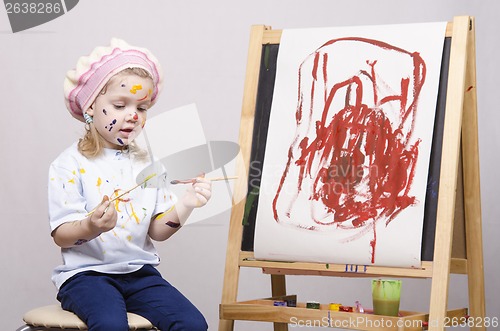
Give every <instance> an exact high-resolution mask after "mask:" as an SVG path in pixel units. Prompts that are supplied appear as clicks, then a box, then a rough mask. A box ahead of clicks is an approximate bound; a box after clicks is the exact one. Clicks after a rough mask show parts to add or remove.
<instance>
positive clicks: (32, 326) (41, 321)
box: [17, 304, 156, 331]
mask: <svg viewBox="0 0 500 331" xmlns="http://www.w3.org/2000/svg"><path fill="white" fill-rule="evenodd" d="M127 316H128V325H129V329H130V330H142V331H146V330H156V329H155V328H154V327H153V325H152V324H151V322H149V321H148V320H147V319H145V318H144V317H142V316H140V315H136V314H132V313H127ZM23 320H24V322H25V323H26V325H25V326H24V327H21V328H19V329H17V331H34V330H37V331H38V330H39V331H45V330H46V331H49V330H50V331H52V330H54V331H55V330H68V329H69V330H87V326H86V325H85V323H83V322H82V320H81V319H79V318H78V316H76V315H75V314H74V313H72V312H70V311H66V310H63V309H62V308H61V306H60V305H58V304H55V305H50V306H44V307H39V308H35V309H33V310H30V311H29V312H27V313H26V314H24V316H23Z"/></svg>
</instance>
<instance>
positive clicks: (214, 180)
mask: <svg viewBox="0 0 500 331" xmlns="http://www.w3.org/2000/svg"><path fill="white" fill-rule="evenodd" d="M237 178H238V176H229V177H213V178H205V179H208V180H209V181H211V182H217V181H220V180H230V179H237ZM194 182H196V178H190V179H174V180H172V181H170V184H172V185H177V184H192V183H194Z"/></svg>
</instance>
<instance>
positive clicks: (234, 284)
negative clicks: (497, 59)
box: [219, 16, 486, 331]
mask: <svg viewBox="0 0 500 331" xmlns="http://www.w3.org/2000/svg"><path fill="white" fill-rule="evenodd" d="M474 34H475V32H474V18H473V17H469V16H459V17H455V18H454V19H453V22H450V23H448V26H447V31H446V37H451V50H450V58H449V75H448V85H447V98H446V108H445V109H446V110H445V119H444V132H443V145H442V150H443V152H442V158H441V171H440V174H441V175H440V179H439V195H438V207H437V223H436V235H435V238H436V239H435V246H434V247H435V248H434V257H433V260H432V261H423V262H422V265H421V268H420V269H406V268H386V267H377V266H368V267H367V268H366V270H365V271H364V272H363V273H350V272H346V266H345V265H332V264H327V265H325V264H324V263H302V262H293V263H284V262H274V261H260V260H256V259H255V258H254V257H253V252H249V251H242V250H241V243H242V232H243V225H242V219H243V215H244V212H245V210H244V209H245V201H242V202H240V203H239V204H237V205H235V206H234V207H233V209H232V211H231V221H230V222H231V223H230V228H229V242H228V245H227V256H226V267H225V274H224V287H223V293H222V301H221V305H220V324H219V331H230V330H233V327H234V320H252V321H264V322H273V323H274V330H288V325H287V323H290V318H291V317H292V316H293V317H294V318H299V319H301V320H303V321H308V320H309V321H312V320H321V319H323V318H327V317H328V318H329V319H334V320H336V321H349V320H350V319H356V318H358V317H363V318H365V322H366V323H364V324H359V323H358V324H357V326H356V328H355V329H357V330H380V329H381V328H380V327H376V325H380V324H377V323H371V322H376V321H377V319H380V318H381V316H376V315H368V314H363V315H362V314H358V313H345V312H333V311H330V310H328V306H327V305H326V306H325V305H322V307H321V309H319V310H315V309H306V308H305V304H304V303H300V302H298V303H297V307H293V308H292V307H275V306H273V300H274V299H276V298H291V297H295V298H296V296H287V295H286V284H285V275H323V276H335V277H374V278H376V277H410V278H431V279H432V285H431V293H430V305H429V313H428V314H426V313H418V312H408V311H402V312H401V315H402V316H400V317H388V316H382V317H383V318H384V319H385V320H386V321H391V325H392V326H393V327H391V328H390V327H386V328H383V329H384V330H423V329H427V328H428V329H429V330H443V329H444V328H445V327H447V326H452V323H451V321H458V322H463V321H466V319H467V317H468V316H471V317H474V318H484V317H485V300H484V274H483V273H484V272H483V252H482V228H481V199H480V180H479V154H478V124H477V104H476V102H477V101H476V76H475V73H476V68H475V61H476V58H475V37H474ZM280 37H281V30H272V29H271V28H269V27H265V26H254V27H253V28H252V32H251V38H250V47H249V54H248V64H247V72H246V82H245V89H244V99H243V109H242V114H241V126H240V127H241V131H240V138H239V145H240V147H241V152H242V155H243V159H244V160H245V161H243V162H241V163H240V164H239V165H238V166H237V172H238V175H239V179H238V181H237V182H236V183H235V191H237V190H241V191H239V192H245V191H246V189H247V185H248V182H247V181H248V179H247V175H248V173H249V166H250V164H249V160H250V153H251V149H252V133H253V127H254V116H255V108H256V99H257V90H258V84H259V70H260V67H261V54H262V49H263V45H267V44H279V42H280ZM460 175H461V177H459V176H460ZM462 184H463V189H461V188H462V187H461V185H462ZM457 188H458V191H457ZM237 192H238V191H237ZM457 193H458V194H457ZM462 194H463V196H462ZM462 202H463V212H464V215H463V218H460V217H456V216H457V215H455V209H456V205H457V203H458V204H461V203H462ZM457 220H458V221H457ZM457 223H458V224H457ZM454 225H457V226H456V227H455V237H454ZM457 230H459V231H458V237H459V239H460V240H463V241H462V244H460V243H459V244H457V242H460V240H458V241H457V240H456V237H457V234H456V232H457ZM460 230H461V232H460ZM452 243H453V246H454V247H453V252H454V251H455V248H456V247H455V246H458V245H463V246H464V247H465V249H464V253H463V254H458V255H459V256H457V254H455V253H453V252H452ZM460 255H463V256H460ZM240 267H254V268H262V270H263V272H264V273H266V274H270V275H271V288H272V298H267V299H257V300H250V301H244V302H237V294H238V283H239V270H240ZM450 273H456V274H466V275H467V276H468V293H469V309H467V308H461V309H454V310H448V309H447V298H448V286H449V276H450ZM402 308H404V307H402ZM398 321H399V322H403V323H399V324H402V325H404V326H403V327H399V328H398V327H397V325H398ZM414 321H417V323H410V322H414ZM419 321H420V323H419ZM342 325H344V324H342ZM345 325H349V324H348V323H346V324H345ZM416 325H419V326H416ZM329 327H335V326H333V325H330V326H329ZM343 328H344V327H343ZM345 328H349V327H345ZM485 329H486V328H485V327H484V325H479V326H478V324H474V325H473V327H472V328H471V330H485Z"/></svg>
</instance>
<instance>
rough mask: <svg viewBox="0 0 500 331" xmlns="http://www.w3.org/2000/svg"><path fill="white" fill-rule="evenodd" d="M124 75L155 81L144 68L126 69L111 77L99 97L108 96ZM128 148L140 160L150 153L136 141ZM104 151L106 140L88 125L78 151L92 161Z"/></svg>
mask: <svg viewBox="0 0 500 331" xmlns="http://www.w3.org/2000/svg"><path fill="white" fill-rule="evenodd" d="M123 75H136V76H139V77H141V78H149V79H151V81H153V78H152V77H151V75H150V74H149V72H147V71H146V70H144V69H142V68H126V69H124V70H122V71H120V72H118V73H117V74H116V75H114V76H113V77H111V78H110V79H109V80H108V82H107V83H106V85H104V87H103V88H102V90H101V91H100V92H99V94H98V96H99V95H103V94H106V92H107V89H108V85H109V84H110V82H111V81H113V80H114V79H116V78H117V77H119V76H123ZM94 103H95V100H94ZM93 105H94V104H92V106H90V107H91V108H92V107H93ZM126 148H128V150H129V151H130V152H131V153H132V154H133V155H134V156H135V157H137V158H138V159H145V158H146V157H147V156H148V153H147V152H146V151H144V150H143V149H141V148H140V147H139V146H138V145H137V144H136V143H135V142H134V141H132V142H131V143H130V144H129V145H128V146H126V147H124V149H126ZM103 150H104V138H103V137H102V136H101V135H100V134H99V132H97V129H96V128H95V125H94V123H89V124H86V125H85V135H84V136H83V138H81V139H80V140H79V141H78V151H79V152H80V153H82V155H84V156H85V157H86V158H88V159H92V158H96V157H98V156H99V155H101V154H102V151H103Z"/></svg>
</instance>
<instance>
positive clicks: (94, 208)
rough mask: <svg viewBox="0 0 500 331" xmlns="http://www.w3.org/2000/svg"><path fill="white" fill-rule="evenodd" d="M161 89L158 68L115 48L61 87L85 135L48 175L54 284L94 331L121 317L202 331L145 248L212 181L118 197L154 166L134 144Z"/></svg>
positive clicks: (120, 323) (117, 44) (91, 59)
mask: <svg viewBox="0 0 500 331" xmlns="http://www.w3.org/2000/svg"><path fill="white" fill-rule="evenodd" d="M161 85H162V73H161V71H160V66H159V63H158V61H157V59H156V58H155V57H154V56H153V55H152V54H151V53H150V52H149V51H148V50H147V49H143V48H138V47H133V46H130V45H128V44H127V43H125V42H124V41H122V40H119V39H112V40H111V44H110V46H109V47H98V48H96V49H95V50H94V51H92V53H91V54H90V55H89V56H84V57H81V58H80V59H79V61H78V63H77V65H76V69H74V70H70V71H69V72H68V73H67V75H66V79H65V82H64V92H65V99H66V105H67V108H68V110H69V111H70V113H71V115H73V117H75V118H76V119H78V120H80V121H82V122H85V123H86V134H85V136H84V137H83V138H82V139H80V141H79V142H77V143H74V144H73V145H72V146H70V147H69V148H68V149H66V150H65V151H64V152H63V153H62V154H61V155H60V156H59V157H58V158H57V159H56V160H55V161H54V162H53V163H52V164H51V166H50V170H49V218H50V227H51V231H52V233H51V234H52V237H53V239H54V241H55V243H56V244H57V245H59V246H60V247H61V248H62V250H61V251H62V257H63V261H64V264H63V265H60V266H58V267H57V268H55V270H54V273H53V276H52V280H53V282H54V284H55V285H56V287H57V288H58V289H59V292H58V295H57V298H58V300H59V301H60V302H61V305H62V307H63V309H66V310H70V311H73V312H74V313H76V314H77V315H78V316H79V317H80V318H81V319H82V320H83V321H84V322H85V323H86V324H87V326H88V329H89V330H92V331H98V330H102V331H114V330H116V331H118V330H120V331H122V330H123V331H126V330H128V323H127V315H126V313H127V311H129V312H133V313H135V314H138V315H142V316H144V317H145V318H147V319H148V320H149V321H150V322H151V323H152V324H153V325H155V326H156V327H157V328H159V329H160V330H162V331H166V330H189V331H196V330H207V324H206V321H205V319H204V317H203V316H202V314H201V313H200V312H199V311H198V309H196V307H194V305H193V304H192V303H191V302H190V301H189V300H188V299H187V298H185V297H184V296H183V295H182V294H181V293H180V292H179V291H177V290H176V289H175V288H174V287H173V286H172V285H170V284H169V283H168V282H167V281H166V280H164V279H163V278H162V277H161V275H160V273H159V272H158V271H157V270H156V268H155V266H157V265H158V264H159V262H160V258H159V256H158V254H157V252H156V250H155V247H154V246H153V243H152V240H156V241H162V240H166V239H168V238H169V237H170V236H171V235H173V234H174V233H175V232H176V231H178V230H179V229H180V228H181V227H182V225H183V224H184V222H185V221H186V219H187V217H188V216H189V214H190V213H191V212H192V210H193V209H194V208H197V207H201V206H203V205H205V204H206V203H207V202H208V200H209V199H210V196H211V183H210V181H208V180H205V179H204V178H202V177H199V178H197V179H196V182H195V183H193V185H191V186H190V187H189V188H188V189H187V191H186V193H185V194H184V196H182V197H181V198H179V199H178V200H177V199H176V198H175V197H174V196H172V195H171V194H170V193H169V192H168V190H167V189H166V188H165V187H161V185H160V188H154V187H148V186H147V185H143V186H141V187H138V188H137V189H134V190H132V191H130V192H129V193H126V194H123V193H125V192H126V191H127V190H128V189H130V188H132V187H134V186H136V185H137V183H136V178H137V175H138V174H139V173H140V172H141V170H143V169H144V168H145V167H147V166H148V165H150V163H151V161H150V160H151V156H149V155H147V153H146V152H143V151H141V150H140V149H139V148H138V146H136V144H134V142H133V140H134V138H135V137H136V136H137V135H138V134H139V133H140V131H141V129H142V128H143V127H144V124H145V122H146V117H147V116H146V115H147V110H148V109H149V108H150V107H151V106H153V104H154V103H155V102H156V100H157V98H158V93H159V91H160V88H161ZM159 175H160V174H158V176H159ZM113 198H115V200H114V201H111V200H113Z"/></svg>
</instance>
